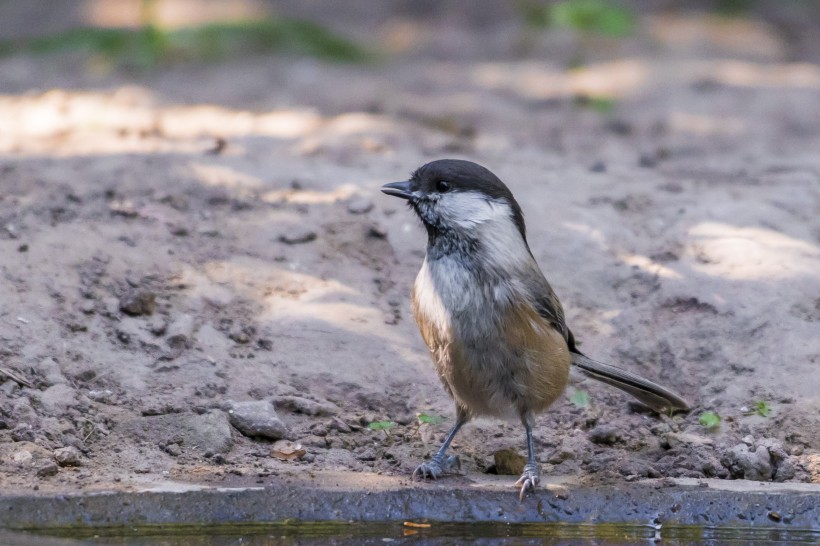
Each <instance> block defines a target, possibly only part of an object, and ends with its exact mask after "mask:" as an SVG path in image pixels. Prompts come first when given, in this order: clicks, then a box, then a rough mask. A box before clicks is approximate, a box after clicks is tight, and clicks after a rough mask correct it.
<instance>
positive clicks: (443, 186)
mask: <svg viewBox="0 0 820 546" xmlns="http://www.w3.org/2000/svg"><path fill="white" fill-rule="evenodd" d="M449 190H450V183H449V182H447V181H446V180H439V181H438V182H436V191H437V192H439V193H444V192H446V191H449Z"/></svg>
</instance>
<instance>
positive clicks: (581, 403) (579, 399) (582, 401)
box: [569, 390, 589, 408]
mask: <svg viewBox="0 0 820 546" xmlns="http://www.w3.org/2000/svg"><path fill="white" fill-rule="evenodd" d="M569 401H570V402H571V403H572V404H573V405H574V406H577V407H579V408H585V407H587V406H588V405H589V393H588V392H587V391H582V390H577V391H575V392H574V393H572V394H571V395H570V396H569Z"/></svg>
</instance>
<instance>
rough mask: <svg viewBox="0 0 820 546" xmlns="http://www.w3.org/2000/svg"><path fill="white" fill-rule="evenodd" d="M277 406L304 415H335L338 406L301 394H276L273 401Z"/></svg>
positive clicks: (337, 411)
mask: <svg viewBox="0 0 820 546" xmlns="http://www.w3.org/2000/svg"><path fill="white" fill-rule="evenodd" d="M273 403H274V404H276V406H277V407H279V408H284V409H287V410H290V411H292V412H293V413H303V414H305V415H317V416H322V415H336V414H338V413H339V408H338V407H337V406H336V405H335V404H331V403H330V402H316V401H315V400H310V399H308V398H302V397H301V396H277V397H276V398H275V399H274V401H273Z"/></svg>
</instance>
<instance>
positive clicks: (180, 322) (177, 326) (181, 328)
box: [166, 314, 195, 349]
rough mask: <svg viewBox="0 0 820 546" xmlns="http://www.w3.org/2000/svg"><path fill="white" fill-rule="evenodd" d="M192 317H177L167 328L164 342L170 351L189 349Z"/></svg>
mask: <svg viewBox="0 0 820 546" xmlns="http://www.w3.org/2000/svg"><path fill="white" fill-rule="evenodd" d="M194 326H195V325H194V317H192V316H191V315H186V314H182V315H179V316H177V317H176V318H175V319H174V321H173V322H172V323H171V325H170V326H168V337H167V339H166V341H167V342H168V346H169V347H171V348H172V349H187V348H190V347H191V342H192V340H193V335H194Z"/></svg>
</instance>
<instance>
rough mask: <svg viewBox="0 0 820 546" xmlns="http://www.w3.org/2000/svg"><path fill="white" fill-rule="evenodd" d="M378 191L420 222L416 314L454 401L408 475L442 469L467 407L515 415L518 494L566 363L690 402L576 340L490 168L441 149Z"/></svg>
mask: <svg viewBox="0 0 820 546" xmlns="http://www.w3.org/2000/svg"><path fill="white" fill-rule="evenodd" d="M382 191H383V192H384V193H386V194H388V195H392V196H395V197H400V198H402V199H406V200H407V202H408V203H409V205H410V207H411V208H412V209H413V210H414V211H415V213H416V214H417V215H418V217H419V218H420V219H421V221H422V223H423V224H424V227H425V228H426V229H427V255H426V257H425V259H424V263H423V264H422V266H421V271H419V273H418V276H417V277H416V282H415V285H414V286H413V292H412V298H413V315H414V316H415V319H416V322H417V323H418V326H419V330H420V331H421V336H422V338H424V342H425V343H426V344H427V347H428V348H429V350H430V354H431V355H432V357H433V362H434V363H435V366H436V370H437V371H438V375H439V378H440V379H441V381H442V383H443V384H444V388H445V389H446V390H447V392H448V393H449V394H450V396H451V397H452V398H453V399H454V400H455V405H456V423H455V426H453V428H452V430H450V432H449V434H448V435H447V438H446V439H445V440H444V443H443V444H442V446H441V448H440V449H439V450H438V452H437V453H436V454H435V455H434V456H433V457H432V459H431V460H430V461H429V462H427V463H423V464H421V465H419V466H418V467H417V468H416V470H415V471H414V472H413V476H414V477H416V476H421V477H422V479H423V478H426V477H430V478H434V479H435V478H438V477H439V476H440V475H441V474H442V473H443V471H444V469H445V467H446V464H447V459H445V452H446V451H447V447H448V446H449V445H450V442H452V440H453V438H454V437H455V435H456V433H457V432H458V431H459V429H460V428H461V427H462V426H463V425H464V424H465V423H466V422H467V421H469V420H470V419H471V418H472V417H476V416H495V417H513V418H518V419H520V420H521V423H523V425H524V429H525V430H526V432H527V464H526V466H525V467H524V473H523V474H522V476H521V478H520V479H519V480H518V482H516V485H518V486H521V493H520V498H521V499H523V498H524V496H525V495H526V493H527V491H530V490H533V489H534V488H535V486H536V485H537V484H538V482H539V467H538V464H537V463H536V460H535V451H534V448H533V439H532V426H533V424H534V420H535V416H536V415H537V414H538V413H540V412H542V411H544V410H545V409H547V408H548V407H549V406H550V405H551V404H552V403H553V402H555V400H556V399H557V398H558V397H559V396H561V393H563V392H564V387H565V386H566V384H567V381H568V377H569V371H570V365H574V366H576V367H577V368H578V369H579V371H580V372H581V373H583V374H584V375H586V376H588V377H592V378H594V379H597V380H599V381H603V382H605V383H608V384H610V385H613V386H615V387H617V388H619V389H622V390H624V391H626V392H628V393H630V394H632V395H633V396H635V397H636V398H638V399H639V400H640V401H641V402H643V403H644V404H646V405H647V406H649V407H650V408H652V409H654V410H655V411H663V410H670V411H673V410H686V409H688V404H687V403H686V401H684V400H683V399H682V398H681V397H679V396H678V395H676V394H674V393H673V392H670V391H669V390H667V389H665V388H663V387H661V386H660V385H657V384H655V383H653V382H651V381H648V380H646V379H644V378H642V377H639V376H637V375H635V374H633V373H630V372H628V371H626V370H622V369H620V368H616V367H615V366H610V365H608V364H603V363H601V362H596V361H595V360H592V359H590V358H587V357H586V356H584V355H583V354H582V353H581V351H579V350H578V348H577V346H576V344H575V338H574V336H573V335H572V332H571V331H570V330H569V328H568V327H567V325H566V322H565V320H564V311H563V309H562V308H561V303H560V302H559V301H558V297H557V296H556V295H555V292H553V290H552V288H551V287H550V285H549V283H548V282H547V280H546V279H545V278H544V274H543V273H541V270H540V269H539V267H538V264H537V263H536V262H535V258H534V257H533V255H532V252H531V251H530V248H529V245H528V244H527V236H526V230H525V227H524V216H523V213H522V212H521V207H520V206H519V205H518V203H517V202H516V200H515V198H514V197H513V195H512V193H511V192H510V190H509V189H508V188H507V186H505V185H504V183H503V182H501V180H499V179H498V177H496V176H495V175H494V174H493V173H491V172H490V171H489V170H487V169H485V168H484V167H482V166H480V165H477V164H475V163H472V162H469V161H462V160H456V159H442V160H439V161H433V162H431V163H428V164H426V165H424V166H423V167H421V168H419V169H418V170H416V171H415V172H414V173H413V174H412V176H411V177H410V180H407V181H404V182H393V183H391V184H386V185H384V186H383V187H382Z"/></svg>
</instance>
